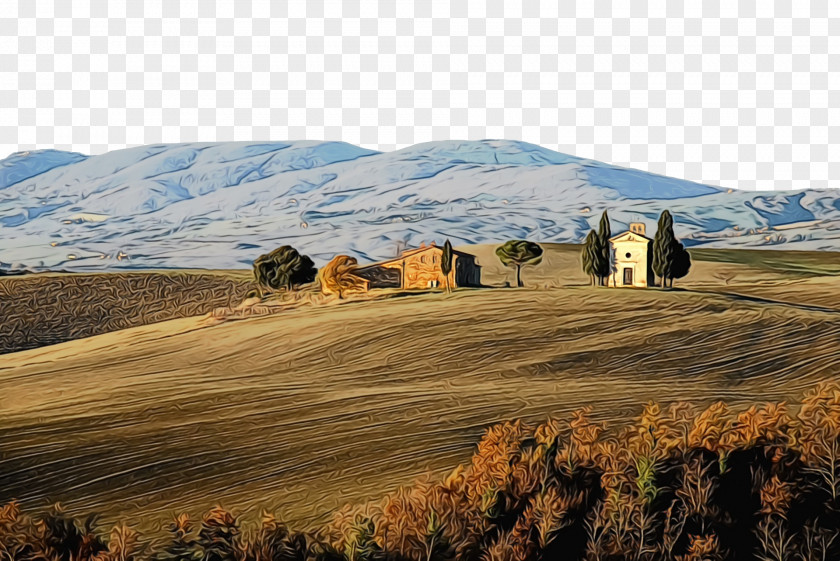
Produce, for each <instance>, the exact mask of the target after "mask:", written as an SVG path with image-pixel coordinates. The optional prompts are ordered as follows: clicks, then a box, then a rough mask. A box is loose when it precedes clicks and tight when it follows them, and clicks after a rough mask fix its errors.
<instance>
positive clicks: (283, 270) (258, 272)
mask: <svg viewBox="0 0 840 561" xmlns="http://www.w3.org/2000/svg"><path fill="white" fill-rule="evenodd" d="M317 272H318V269H316V268H315V264H314V263H313V262H312V259H310V258H309V257H308V256H306V255H301V254H300V253H298V251H297V250H296V249H295V248H293V247H292V246H290V245H284V246H282V247H278V248H277V249H275V250H274V251H272V252H270V253H266V254H265V255H260V256H259V257H258V258H257V260H256V261H254V279H255V280H256V281H257V287H258V289H259V291H260V294H261V295H262V293H263V289H267V290H268V291H275V290H284V289H285V290H292V289H293V288H294V287H295V286H299V285H301V284H306V283H309V282H312V281H314V280H315V275H316V273H317Z"/></svg>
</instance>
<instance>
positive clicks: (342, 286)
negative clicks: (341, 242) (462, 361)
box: [253, 239, 543, 298]
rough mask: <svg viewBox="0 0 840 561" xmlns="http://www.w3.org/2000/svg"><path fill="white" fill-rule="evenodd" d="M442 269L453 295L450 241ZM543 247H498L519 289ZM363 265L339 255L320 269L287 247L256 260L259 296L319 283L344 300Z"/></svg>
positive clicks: (358, 285)
mask: <svg viewBox="0 0 840 561" xmlns="http://www.w3.org/2000/svg"><path fill="white" fill-rule="evenodd" d="M441 252H442V255H441V261H440V269H441V273H442V274H443V276H444V279H445V290H446V291H447V292H451V290H452V287H451V286H450V282H449V276H450V273H451V272H452V270H453V265H454V259H453V253H452V252H453V250H452V243H451V242H450V241H449V240H448V239H447V240H446V242H445V243H444V244H443V247H442V248H441ZM542 255H543V248H542V246H540V245H539V244H538V243H535V242H531V241H527V240H510V241H507V242H505V243H504V244H502V245H500V246H499V247H497V248H496V257H498V258H499V261H501V263H502V264H503V265H504V266H506V267H510V268H511V269H514V270H515V271H516V286H517V287H522V286H523V283H522V267H523V266H525V265H537V264H539V263H540V261H541V260H542ZM358 266H359V263H358V261H357V260H356V258H354V257H350V256H349V255H336V256H335V257H333V258H332V259H331V260H330V261H329V262H328V263H327V264H326V265H324V266H323V267H322V268H321V269H320V270H319V269H318V268H316V267H315V263H314V262H313V261H312V259H311V258H310V257H309V256H308V255H303V254H302V253H300V252H299V251H298V250H297V249H295V248H294V247H292V246H290V245H284V246H281V247H278V248H277V249H275V250H273V251H270V252H269V253H266V254H264V255H260V256H259V257H258V258H257V259H256V260H255V261H254V267H253V270H254V281H255V283H256V286H257V291H256V294H255V295H256V296H259V297H261V298H262V297H263V296H265V295H267V294H269V293H272V292H278V291H287V292H289V291H293V290H296V289H298V288H300V287H302V286H304V285H308V284H311V283H313V282H315V281H316V280H317V281H318V283H319V285H320V288H321V290H322V291H323V292H325V293H327V294H335V295H337V296H338V297H339V298H343V297H344V296H345V295H346V294H348V293H350V292H354V291H359V290H361V289H362V288H363V287H364V281H363V280H362V279H361V278H359V277H358V276H356V275H355V274H354V272H355V270H356V269H357V268H358Z"/></svg>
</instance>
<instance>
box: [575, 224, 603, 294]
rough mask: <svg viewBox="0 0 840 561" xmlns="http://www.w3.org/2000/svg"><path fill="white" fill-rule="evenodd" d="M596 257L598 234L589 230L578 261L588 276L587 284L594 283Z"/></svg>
mask: <svg viewBox="0 0 840 561" xmlns="http://www.w3.org/2000/svg"><path fill="white" fill-rule="evenodd" d="M598 259H600V249H599V247H598V234H596V233H595V230H589V233H588V234H586V240H585V241H584V242H583V248H582V249H581V252H580V263H581V267H582V268H583V272H584V273H586V275H587V276H589V284H590V285H594V284H595V278H596V277H597V276H598V267H597V263H598Z"/></svg>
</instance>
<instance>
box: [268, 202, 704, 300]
mask: <svg viewBox="0 0 840 561" xmlns="http://www.w3.org/2000/svg"><path fill="white" fill-rule="evenodd" d="M611 236H612V231H611V228H610V219H609V216H608V214H607V211H604V213H603V214H602V215H601V220H600V222H599V224H598V229H597V231H596V230H594V229H593V230H591V231H590V232H589V234H587V236H586V240H585V241H584V243H583V247H582V250H581V262H582V267H583V272H584V273H586V275H588V276H589V277H590V279H591V280H590V283H591V284H598V285H600V286H604V285H606V284H608V283H609V278H610V276H611V275H613V273H614V272H615V271H614V259H613V255H612V253H613V251H612V244H611V242H610V237H611ZM441 251H442V256H441V272H442V273H443V275H444V278H445V282H446V285H445V289H446V291H447V292H450V291H451V289H452V287H451V286H450V285H449V276H450V273H451V272H452V268H453V264H454V260H453V257H452V255H453V254H452V244H451V243H450V241H449V240H446V243H445V244H444V245H443V247H442V249H441ZM650 251H651V257H652V261H651V268H652V269H653V272H654V273H655V275H656V276H657V278H658V281H657V283H656V284H657V286H662V287H663V288H664V287H666V286H673V284H674V279H678V278H682V277H684V276H685V275H686V274H688V270H689V268H690V266H691V258H690V256H689V254H688V251H687V250H686V249H685V246H684V245H683V244H682V243H680V242H679V240H677V238H676V236H675V235H674V220H673V217H672V216H671V213H670V212H669V211H667V210H665V211H663V212H662V215H661V216H660V217H659V223H658V226H657V230H656V235H655V236H654V238H653V241H652V243H651V245H650ZM543 253H544V250H543V247H542V246H541V245H540V244H538V243H535V242H531V241H528V240H509V241H507V242H505V243H504V244H502V245H500V246H498V247H497V248H496V251H495V254H496V257H498V259H499V261H500V262H501V263H502V264H503V265H504V266H505V267H509V268H511V269H513V270H514V271H515V283H516V284H515V286H517V287H522V286H523V282H522V268H523V267H524V266H526V265H537V264H539V263H540V262H541V261H542V257H543ZM358 266H359V264H358V261H357V260H356V259H355V258H354V257H350V256H349V255H336V256H335V257H333V258H332V260H330V261H329V263H327V264H326V265H325V266H324V267H322V268H321V269H320V270H318V268H316V267H315V263H314V262H313V261H312V259H311V258H310V257H309V256H307V255H303V254H301V253H300V252H299V251H298V250H297V249H295V248H294V247H292V246H289V245H284V246H281V247H278V248H277V249H275V250H273V251H271V252H269V253H266V254H264V255H260V256H259V257H258V258H257V259H256V260H255V261H254V280H255V282H256V286H257V293H256V295H257V296H259V297H263V296H265V295H266V294H268V293H272V292H277V291H292V290H295V289H297V288H300V287H301V286H304V285H308V284H311V283H313V282H315V281H316V279H317V280H318V282H319V285H320V287H321V290H322V291H323V292H325V293H327V294H335V295H337V296H338V297H339V298H344V296H345V295H346V294H348V293H351V292H357V291H360V290H363V288H364V281H363V280H362V279H360V278H359V277H357V276H356V275H355V274H354V271H355V270H356V269H357V268H358Z"/></svg>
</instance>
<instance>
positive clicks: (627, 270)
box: [624, 267, 633, 286]
mask: <svg viewBox="0 0 840 561" xmlns="http://www.w3.org/2000/svg"><path fill="white" fill-rule="evenodd" d="M624 286H633V268H632V267H624Z"/></svg>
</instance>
